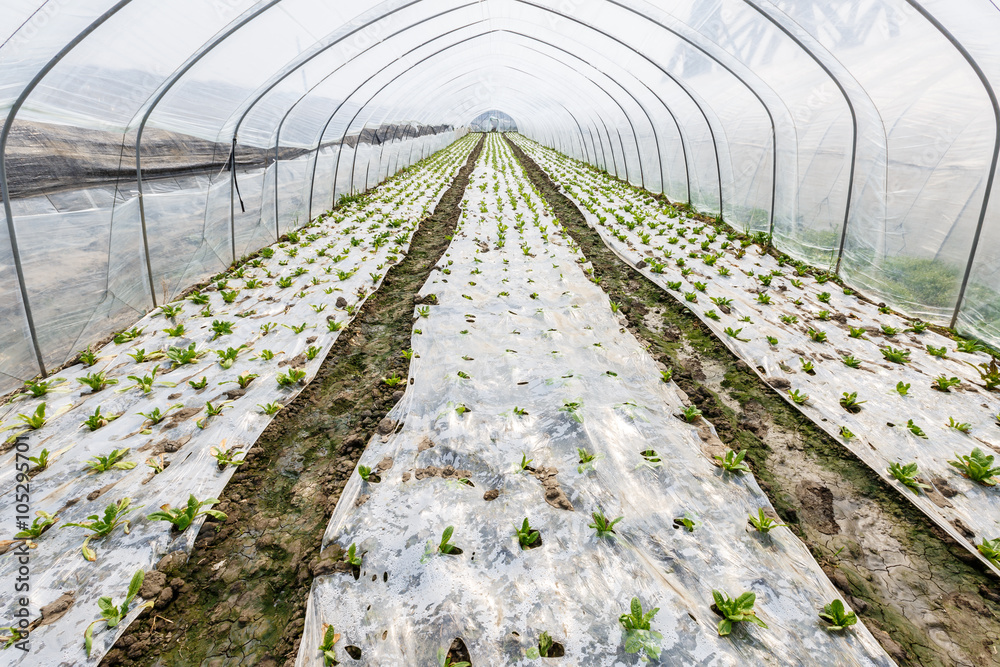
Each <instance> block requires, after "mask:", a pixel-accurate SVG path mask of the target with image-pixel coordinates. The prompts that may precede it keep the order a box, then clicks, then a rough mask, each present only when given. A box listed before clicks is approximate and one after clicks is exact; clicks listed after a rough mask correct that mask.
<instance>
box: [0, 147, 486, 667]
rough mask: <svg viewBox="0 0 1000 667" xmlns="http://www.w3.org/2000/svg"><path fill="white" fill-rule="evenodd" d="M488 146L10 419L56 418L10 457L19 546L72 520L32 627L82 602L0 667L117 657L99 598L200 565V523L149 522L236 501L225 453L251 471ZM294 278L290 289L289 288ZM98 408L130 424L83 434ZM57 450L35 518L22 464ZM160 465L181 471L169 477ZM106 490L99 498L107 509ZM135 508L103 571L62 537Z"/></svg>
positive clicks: (9, 511) (194, 308) (319, 227)
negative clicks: (27, 531) (274, 409)
mask: <svg viewBox="0 0 1000 667" xmlns="http://www.w3.org/2000/svg"><path fill="white" fill-rule="evenodd" d="M475 142H476V138H475V137H468V138H463V139H461V140H460V141H458V142H456V143H455V144H453V145H452V146H451V147H449V148H448V149H447V150H445V151H442V152H441V153H440V154H438V155H436V156H433V157H432V158H429V159H428V160H426V161H424V163H422V164H420V165H419V166H417V167H415V168H412V169H410V170H408V171H407V172H406V173H404V174H401V175H400V176H398V177H396V178H393V179H392V180H390V181H389V182H388V183H386V184H385V185H383V186H381V187H379V188H378V189H376V190H374V191H373V192H372V193H371V194H370V195H369V197H368V198H367V199H366V200H365V201H364V202H363V203H360V204H355V205H351V206H349V207H347V208H345V209H343V210H342V211H337V212H336V213H332V214H330V215H328V216H324V217H323V218H322V219H321V220H318V221H317V222H316V223H314V224H311V225H308V226H307V227H305V228H303V229H302V230H299V232H298V237H297V239H294V240H292V239H290V240H289V242H283V243H279V244H276V245H275V246H272V247H271V248H270V250H272V251H273V256H270V257H266V255H270V254H271V252H269V251H268V250H265V252H264V253H263V255H265V256H263V257H261V258H259V259H260V262H259V263H258V262H251V263H248V264H245V265H244V266H243V267H242V268H241V269H239V270H236V271H232V272H230V274H229V275H228V276H227V277H226V278H225V279H224V280H223V281H222V282H223V283H226V284H225V285H222V284H215V285H213V286H211V287H210V288H208V289H207V290H205V291H203V292H202V294H203V295H204V297H205V298H206V299H207V301H206V302H205V303H196V302H195V301H193V300H191V298H190V297H189V299H188V300H185V301H179V302H175V303H174V304H171V305H173V306H178V307H180V308H181V311H182V312H180V313H179V314H177V315H176V316H175V317H173V318H172V319H171V320H168V319H167V318H166V317H165V315H164V314H163V311H162V309H161V310H158V311H156V312H154V313H151V314H149V315H147V316H146V317H144V318H143V319H142V320H140V321H139V322H137V323H136V325H135V326H136V330H138V331H140V332H141V333H140V334H139V335H138V337H137V338H135V339H134V340H132V341H129V342H127V343H123V344H115V343H113V342H112V343H110V344H108V345H106V346H104V347H102V348H101V349H99V350H96V351H95V352H96V354H97V355H98V356H99V357H100V359H99V360H98V361H97V362H96V363H95V364H94V365H93V366H91V367H89V368H84V367H83V366H82V365H80V364H78V365H76V366H73V367H71V368H68V369H66V370H65V371H63V372H61V373H59V374H58V375H57V376H55V377H54V378H52V383H53V385H52V388H51V389H50V391H49V393H47V394H46V395H44V396H42V397H40V398H25V397H24V395H21V396H18V397H15V399H14V400H13V401H12V402H10V403H9V404H7V405H5V406H4V407H3V412H2V417H0V423H2V427H3V428H7V429H9V428H11V427H13V430H12V431H11V432H7V433H4V435H5V436H6V435H11V433H17V432H18V431H19V430H20V429H19V428H17V426H18V425H19V424H21V420H19V415H26V416H30V415H32V414H33V413H35V411H36V409H37V408H38V407H39V406H41V405H44V406H45V417H46V420H47V421H46V422H45V424H44V426H42V427H41V428H40V429H38V430H33V431H28V432H25V434H24V436H23V437H22V438H21V442H23V443H24V444H25V445H26V447H24V448H23V449H24V450H25V451H23V452H21V453H19V450H20V449H21V447H19V446H18V447H15V448H14V449H10V448H9V447H6V448H5V449H6V451H5V453H4V454H3V455H2V467H0V482H2V483H3V489H4V493H3V495H2V496H0V517H2V520H3V524H2V525H3V530H4V535H3V537H4V538H10V537H13V533H14V532H15V531H13V530H11V529H13V528H14V527H15V525H17V524H16V523H15V522H16V521H17V520H18V518H19V517H20V516H24V515H27V514H30V515H31V516H30V518H29V521H28V522H27V523H30V519H33V518H34V514H35V512H38V511H41V512H47V513H49V514H54V515H58V522H57V523H56V524H55V525H54V526H53V527H52V528H50V529H49V530H48V531H47V532H45V533H44V534H42V535H41V536H40V537H38V538H36V539H35V540H34V542H35V543H36V544H37V547H36V548H32V549H30V550H29V552H30V563H29V567H30V584H31V592H30V607H29V612H30V616H29V619H30V620H35V619H37V618H38V617H39V615H40V609H41V607H43V606H45V605H48V604H50V603H52V602H54V601H55V600H56V599H58V598H59V597H60V596H61V595H63V594H64V593H69V592H72V593H73V594H74V603H73V606H72V607H71V608H70V610H69V611H68V612H67V613H66V614H65V615H64V616H62V617H61V618H59V619H58V620H57V621H55V622H54V623H51V624H44V625H42V626H41V627H38V628H37V629H35V630H33V631H32V632H31V634H30V637H29V639H30V651H29V652H28V653H25V652H23V651H21V650H18V649H16V648H9V649H7V650H6V651H0V664H4V665H9V664H23V665H77V664H96V663H97V662H98V661H99V660H100V658H101V656H102V655H104V654H105V653H106V652H107V651H108V650H110V648H111V646H112V645H113V643H114V640H115V639H116V638H117V637H118V636H119V635H120V634H121V633H122V632H123V631H124V629H125V627H126V626H127V622H123V623H122V624H120V625H119V626H118V627H117V628H116V629H115V630H114V631H107V630H106V629H105V627H104V624H103V623H99V624H98V625H97V626H96V630H97V636H96V637H95V641H94V648H93V652H92V655H91V658H90V660H87V658H86V655H85V652H84V630H85V628H86V627H87V626H88V625H89V624H90V623H91V622H92V621H94V620H96V619H97V618H99V617H100V614H99V609H98V605H97V600H98V598H99V597H100V596H105V595H106V596H111V597H112V598H113V599H114V602H115V604H118V603H120V602H121V601H122V599H123V598H124V596H125V593H126V590H127V588H128V582H129V580H130V579H131V577H132V575H133V573H134V572H135V571H136V570H139V569H143V570H148V569H151V568H152V567H153V566H155V565H156V563H157V561H158V560H159V559H160V558H162V557H163V556H164V555H166V554H168V553H171V552H174V551H177V550H183V551H185V552H190V550H191V547H192V545H193V543H194V540H195V538H196V536H197V532H198V528H199V527H200V521H201V519H199V522H197V523H196V524H194V525H193V526H192V527H191V528H189V529H188V530H187V531H186V532H184V533H181V534H179V535H178V534H177V533H176V532H171V530H170V524H169V523H166V522H156V521H149V520H148V519H147V518H146V516H147V515H148V514H150V513H151V512H153V511H155V510H156V509H158V508H159V506H161V505H163V504H165V503H168V504H170V505H173V506H175V507H179V506H183V505H184V504H185V503H186V501H187V499H188V496H189V494H194V495H195V497H196V498H197V499H198V500H204V499H206V498H208V497H215V496H217V495H218V494H219V493H220V492H221V491H222V490H223V487H224V486H225V485H226V482H227V481H228V480H229V478H230V477H231V475H232V473H233V472H234V470H235V467H234V466H232V465H229V466H226V467H225V468H224V469H220V466H219V464H218V463H217V461H216V459H215V458H213V456H212V454H211V452H210V450H211V449H212V448H213V447H218V448H222V449H225V448H230V449H231V451H232V454H233V456H234V457H235V458H236V459H237V460H239V459H240V458H242V456H243V454H245V452H246V451H247V449H248V448H249V447H250V446H251V445H253V443H254V442H256V440H257V438H258V437H259V436H260V434H261V433H262V432H263V430H264V428H265V426H267V424H268V423H269V422H270V421H271V419H272V417H271V416H269V415H268V414H265V412H264V409H263V406H266V405H268V404H272V403H274V404H279V405H280V404H287V403H288V402H289V401H290V400H291V399H292V398H293V397H294V396H295V395H296V394H297V393H298V392H299V390H300V389H301V387H302V386H304V385H305V383H306V382H308V380H309V379H311V378H312V377H313V376H314V375H315V373H316V371H317V370H318V369H319V366H320V364H321V363H322V361H323V359H324V357H325V356H326V354H327V353H328V352H329V350H330V348H331V346H332V345H333V343H334V341H335V340H336V339H337V336H338V335H339V333H338V332H339V330H340V328H341V327H342V326H344V325H346V324H347V323H348V322H350V320H351V319H352V318H353V316H354V314H355V313H356V310H357V309H358V308H360V306H361V304H362V303H363V302H364V301H365V299H366V298H367V295H368V294H370V293H371V292H372V291H374V289H376V288H377V287H378V285H379V284H380V282H381V280H382V279H383V278H384V276H385V274H386V272H387V271H388V270H389V268H390V267H391V266H392V265H393V264H395V263H396V262H398V261H400V260H401V259H402V257H403V255H405V254H406V252H407V250H408V248H409V243H410V239H411V238H412V234H413V232H414V230H415V229H416V227H417V225H418V223H419V221H420V220H421V219H422V218H424V217H425V216H426V214H427V213H428V212H429V211H430V210H432V209H433V207H434V205H435V204H436V202H437V201H438V199H439V198H440V197H441V196H442V195H443V193H444V190H445V189H446V188H447V187H448V186H449V185H450V183H451V181H452V180H453V178H454V176H455V174H456V172H457V170H458V169H459V168H460V167H461V165H463V164H464V163H465V161H466V160H467V158H468V155H469V153H470V151H471V149H472V148H473V146H474V145H475ZM286 280H290V281H291V283H292V284H291V286H288V287H282V285H283V284H286V283H285V282H284V281H286ZM227 299H229V301H227ZM341 299H343V300H344V301H341V306H340V307H338V306H337V302H338V300H341ZM345 301H346V305H345V303H344V302H345ZM202 309H205V311H203V310H202ZM209 311H210V312H209ZM216 322H220V323H225V322H228V323H230V324H231V329H232V333H228V334H221V335H218V336H216V333H215V331H214V329H213V326H218V325H215V324H214V323H216ZM174 327H184V331H183V333H181V332H180V330H174V334H176V335H175V336H173V337H172V336H170V335H169V334H168V333H167V332H165V329H168V328H171V329H172V328H174ZM219 328H220V329H222V328H223V327H219ZM189 345H194V349H195V350H196V351H197V352H198V353H199V354H200V355H201V356H200V357H199V358H198V359H197V360H196V361H194V362H193V363H191V364H181V365H177V364H173V363H172V362H171V360H170V359H169V358H160V359H151V360H146V361H144V362H142V363H138V362H137V361H136V360H135V359H136V357H135V356H133V355H136V353H137V351H138V350H140V349H141V350H144V352H145V354H146V355H147V356H149V355H153V353H157V352H160V351H162V350H167V349H169V348H187V347H188V346H189ZM227 348H232V349H238V350H239V353H238V356H237V357H236V359H235V361H234V362H233V363H232V364H231V366H230V367H229V368H224V367H223V363H222V357H221V356H219V355H218V354H217V353H216V351H218V350H226V349H227ZM272 353H273V356H272ZM154 356H155V355H154ZM157 368H158V372H157V371H156V370H154V369H157ZM291 369H300V370H301V371H302V372H303V373H304V375H303V378H302V379H301V380H300V381H299V382H295V383H293V384H291V385H290V386H287V387H282V386H280V385H279V383H278V382H277V381H276V380H277V378H278V377H280V376H285V377H287V376H288V373H289V371H290V370H291ZM98 371H101V372H104V373H106V377H107V378H108V379H109V380H111V381H116V382H117V385H110V386H108V387H107V388H105V389H103V390H100V391H97V392H91V390H90V389H89V388H88V387H85V386H84V385H83V384H81V383H80V382H78V378H81V377H83V376H85V375H87V374H89V373H95V372H98ZM243 374H253V375H256V376H258V377H256V379H253V380H252V381H251V382H250V384H249V385H248V386H247V387H246V390H245V392H244V391H241V390H240V388H239V384H238V382H237V378H238V377H239V376H241V375H243ZM129 376H135V377H142V376H155V383H154V384H153V387H152V390H151V391H149V393H143V392H142V391H141V390H139V389H137V388H135V384H136V382H135V380H132V379H129ZM192 381H193V382H197V383H199V386H200V383H204V388H201V389H198V388H196V387H194V386H192V385H191V382H192ZM230 392H235V393H230ZM206 402H208V403H211V405H212V406H213V407H216V408H219V407H221V408H223V411H222V413H221V414H220V415H218V416H211V417H210V416H208V415H207V406H206ZM97 409H100V412H101V414H102V415H109V416H110V415H120V417H119V418H118V419H115V420H114V421H111V422H110V423H108V424H107V425H105V426H103V427H101V428H99V429H98V430H96V431H91V430H89V428H87V427H85V426H81V422H83V421H84V420H85V419H86V418H87V417H89V416H91V415H93V414H94V413H95V410H97ZM154 409H159V410H160V411H161V413H166V418H165V419H164V420H163V421H162V422H160V423H158V424H151V423H150V422H149V421H147V419H146V417H145V416H143V415H142V414H140V413H145V414H146V415H149V414H151V411H152V410H154ZM43 449H47V450H48V451H49V452H50V453H51V454H50V458H49V464H48V467H47V468H45V469H44V470H42V471H41V472H38V473H37V474H34V475H33V476H32V478H31V479H30V481H28V482H25V483H24V484H23V485H20V486H18V487H17V488H18V489H20V490H21V492H23V491H24V487H30V503H29V505H30V507H26V506H24V505H22V503H23V502H24V501H23V500H21V499H18V498H17V497H16V495H15V482H16V481H23V478H22V479H21V480H16V479H15V469H16V466H15V463H27V459H28V457H38V456H39V454H40V453H41V452H42V451H43ZM113 449H127V450H128V455H127V456H126V457H125V458H124V459H123V460H124V461H125V462H127V463H129V464H132V465H134V466H135V467H134V468H132V469H130V470H124V469H112V470H109V471H107V472H102V473H99V474H96V473H92V472H88V469H87V466H86V462H87V461H88V460H89V459H91V458H92V457H95V456H98V455H107V454H109V453H111V451H112V450H113ZM160 453H162V456H163V458H162V461H161V460H160V458H159V454H160ZM144 462H145V464H144ZM150 463H157V464H162V463H168V464H169V465H168V467H166V469H165V470H163V471H162V472H160V473H158V474H154V472H153V468H152V467H150V466H149V464H150ZM27 467H29V466H24V468H27ZM30 467H31V468H32V469H33V470H34V468H35V467H36V466H35V465H34V464H30ZM98 490H100V495H99V497H96V498H94V495H93V494H94V493H95V492H98ZM90 498H94V499H93V500H90ZM124 498H128V499H130V500H131V504H132V507H133V508H135V510H134V511H132V512H131V513H129V514H128V515H127V516H125V517H124V518H127V519H130V520H131V521H132V525H131V531H130V532H129V534H125V530H124V526H121V527H118V528H117V529H115V530H114V531H113V532H112V533H111V534H110V535H109V536H107V537H104V538H102V539H98V540H94V541H92V542H91V543H90V546H91V547H93V548H94V549H95V550H96V556H97V558H96V562H88V561H87V560H85V558H84V557H83V555H82V552H81V545H82V543H83V541H84V538H85V536H86V535H87V534H88V533H87V531H86V530H84V529H82V528H77V527H66V528H65V529H64V528H63V527H62V526H64V525H65V524H67V523H70V522H80V521H84V520H86V517H88V516H89V515H92V514H98V515H103V513H104V509H105V508H106V507H107V506H109V505H111V504H114V503H117V502H118V501H120V500H122V499H124ZM25 510H29V511H25ZM17 544H18V543H14V544H13V545H11V544H9V543H8V544H5V546H8V547H10V548H9V550H7V552H6V554H5V555H3V556H0V579H2V580H3V581H6V582H14V580H15V577H16V576H17V575H18V568H19V566H20V564H21V563H19V560H18V557H19V553H20V551H21V549H19V548H18V547H17ZM12 589H13V583H11V590H12ZM10 592H11V591H7V592H6V593H5V594H4V595H3V605H2V608H3V612H2V615H3V618H5V619H15V618H16V616H15V612H16V608H17V606H18V603H17V599H16V596H14V595H12V594H10ZM135 609H136V605H133V613H132V614H131V615H130V616H129V618H128V619H127V620H131V619H132V618H134V616H135V615H136V613H137V612H136V611H135ZM0 634H8V633H0Z"/></svg>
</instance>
